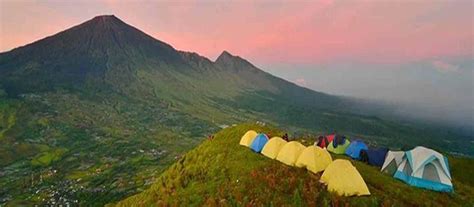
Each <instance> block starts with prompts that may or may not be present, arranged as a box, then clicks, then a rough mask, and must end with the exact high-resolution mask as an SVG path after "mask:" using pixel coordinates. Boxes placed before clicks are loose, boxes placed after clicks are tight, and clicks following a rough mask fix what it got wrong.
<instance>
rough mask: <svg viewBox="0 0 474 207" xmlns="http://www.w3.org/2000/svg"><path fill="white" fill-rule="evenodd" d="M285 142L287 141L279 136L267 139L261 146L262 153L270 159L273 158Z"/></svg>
mask: <svg viewBox="0 0 474 207" xmlns="http://www.w3.org/2000/svg"><path fill="white" fill-rule="evenodd" d="M286 143H288V142H287V141H285V140H284V139H282V138H280V137H273V138H271V139H270V140H268V142H267V144H265V146H264V147H263V149H262V154H263V155H265V156H266V157H268V158H270V159H275V158H276V157H277V156H278V153H279V152H280V150H281V148H282V147H283V146H284V145H285V144H286Z"/></svg>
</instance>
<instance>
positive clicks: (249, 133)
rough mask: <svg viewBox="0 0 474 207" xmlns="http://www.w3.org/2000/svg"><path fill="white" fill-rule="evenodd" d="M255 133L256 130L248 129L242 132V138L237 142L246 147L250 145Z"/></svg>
mask: <svg viewBox="0 0 474 207" xmlns="http://www.w3.org/2000/svg"><path fill="white" fill-rule="evenodd" d="M257 135H258V134H257V132H255V131H254V130H249V131H247V132H246V133H245V134H244V136H242V138H240V143H239V144H240V145H243V146H246V147H250V145H251V144H252V142H253V140H254V139H255V137H257Z"/></svg>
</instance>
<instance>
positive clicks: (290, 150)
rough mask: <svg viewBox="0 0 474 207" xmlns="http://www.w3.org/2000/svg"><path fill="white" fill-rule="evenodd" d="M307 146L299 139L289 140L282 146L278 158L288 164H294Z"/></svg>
mask: <svg viewBox="0 0 474 207" xmlns="http://www.w3.org/2000/svg"><path fill="white" fill-rule="evenodd" d="M305 148H306V147H305V146H304V145H303V144H301V143H299V142H297V141H291V142H288V143H286V144H285V145H284V146H283V147H282V148H281V150H280V152H279V153H278V156H277V158H276V159H277V160H278V161H280V162H282V163H284V164H286V165H290V166H294V165H295V163H296V161H297V160H298V157H299V156H300V154H301V152H303V150H304V149H305Z"/></svg>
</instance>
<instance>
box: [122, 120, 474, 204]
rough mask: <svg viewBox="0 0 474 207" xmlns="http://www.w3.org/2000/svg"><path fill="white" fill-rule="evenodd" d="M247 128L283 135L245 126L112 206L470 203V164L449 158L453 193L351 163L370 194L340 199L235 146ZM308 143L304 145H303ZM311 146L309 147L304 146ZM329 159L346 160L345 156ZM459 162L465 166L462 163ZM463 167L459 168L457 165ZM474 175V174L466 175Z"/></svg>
mask: <svg viewBox="0 0 474 207" xmlns="http://www.w3.org/2000/svg"><path fill="white" fill-rule="evenodd" d="M249 129H254V130H257V131H262V132H266V133H270V134H272V135H280V136H281V135H282V133H283V132H282V131H280V130H278V129H275V128H272V127H262V126H259V125H251V124H244V125H238V126H235V127H230V128H227V129H224V130H222V131H220V132H218V133H217V134H216V136H215V138H214V139H212V140H206V141H204V142H203V143H202V144H201V145H200V146H198V147H197V148H196V149H194V150H191V151H190V152H188V153H187V154H186V155H184V156H183V157H182V158H181V159H180V160H178V161H177V162H176V163H175V164H173V165H172V166H171V167H170V168H169V169H168V170H166V171H165V172H164V173H163V174H162V175H161V176H160V177H159V178H158V179H157V181H156V183H155V184H154V185H153V186H152V187H151V188H150V189H149V190H146V191H144V192H142V193H140V194H137V195H135V196H132V197H130V198H127V199H125V200H124V201H121V202H119V203H117V204H116V206H151V205H158V206H161V205H163V206H167V205H171V206H190V205H192V206H201V205H205V206H209V205H212V206H216V205H220V206H222V205H224V206H226V205H231V206H234V205H238V206H247V205H255V206H261V205H264V206H266V205H272V206H282V205H293V206H306V205H309V206H328V205H335V206H347V205H350V206H381V205H383V206H393V205H395V206H462V205H472V204H474V196H473V195H474V183H473V181H474V180H472V178H467V177H465V176H463V175H466V173H467V174H469V172H465V171H464V172H463V170H467V171H469V170H471V171H472V170H473V168H470V169H466V168H464V166H468V165H472V164H474V163H473V161H472V160H463V159H462V158H454V157H450V163H451V168H452V174H453V178H454V179H453V183H454V186H455V193H454V194H452V195H450V194H447V193H438V192H434V191H428V190H422V189H418V188H414V187H410V186H408V185H406V184H404V183H402V182H401V181H398V180H396V179H394V178H392V177H390V176H388V175H386V174H382V173H381V172H379V169H377V168H375V167H372V166H368V165H366V164H364V163H361V162H358V161H352V162H353V164H354V165H355V166H356V168H357V169H358V170H359V172H360V173H361V175H362V177H363V178H364V180H365V182H366V183H367V185H368V187H369V190H370V192H371V194H372V195H370V196H363V197H339V196H337V195H334V194H331V193H328V192H327V191H326V190H325V187H324V186H323V185H322V184H321V183H319V177H320V175H321V174H313V173H310V172H309V171H307V170H305V169H299V168H295V167H289V166H286V165H284V164H282V163H280V162H278V161H276V160H271V159H268V158H266V157H264V156H263V155H260V154H257V153H254V152H252V151H251V150H250V149H248V148H246V147H243V146H240V145H239V140H240V137H241V136H242V135H243V134H244V133H245V132H246V131H247V130H249ZM307 144H308V143H307ZM309 144H310V143H309ZM332 156H333V158H339V159H349V158H347V157H345V156H334V155H332ZM463 162H464V163H463ZM461 163H462V164H461ZM471 173H473V172H471Z"/></svg>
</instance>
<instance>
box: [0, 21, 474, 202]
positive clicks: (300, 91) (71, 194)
mask: <svg viewBox="0 0 474 207" xmlns="http://www.w3.org/2000/svg"><path fill="white" fill-rule="evenodd" d="M371 108H372V107H370V105H366V104H363V103H358V102H355V101H353V100H350V99H346V98H342V97H338V96H333V95H329V94H325V93H322V92H316V91H313V90H310V89H307V88H303V87H300V86H297V85H295V84H294V83H291V82H288V81H286V80H284V79H281V78H278V77H275V76H273V75H271V74H269V73H267V72H265V71H263V70H261V69H259V68H257V67H255V66H254V65H253V64H251V63H250V62H248V61H247V60H245V59H243V58H242V57H239V56H236V55H232V54H230V53H229V52H226V51H224V52H222V54H221V55H220V56H219V57H218V58H217V59H216V60H215V61H212V60H209V59H207V58H205V57H202V56H200V55H199V54H196V53H192V52H183V51H178V50H176V49H174V48H173V47H172V46H171V45H169V44H167V43H164V42H162V41H160V40H157V39H155V38H153V37H151V36H149V35H147V34H145V33H144V32H142V31H140V30H138V29H137V28H134V27H132V26H130V25H128V24H126V23H125V22H123V21H121V20H120V19H118V18H117V17H115V16H113V15H109V16H98V17H94V18H93V19H91V20H89V21H86V22H84V23H82V24H80V25H77V26H74V27H72V28H70V29H67V30H65V31H62V32H60V33H57V34H55V35H52V36H49V37H46V38H44V39H41V40H38V41H36V42H33V43H31V44H28V45H25V46H23V47H19V48H16V49H13V50H11V51H8V52H4V53H0V166H1V167H2V169H1V171H0V186H2V188H0V205H1V204H3V203H15V202H26V204H25V205H34V204H38V205H44V204H49V205H52V202H54V203H56V204H57V203H62V204H65V203H68V202H69V203H71V202H73V201H78V202H79V201H80V203H79V204H81V205H85V206H89V205H102V204H105V203H109V202H114V201H118V200H121V199H122V198H124V197H125V196H129V195H131V194H134V193H136V192H139V191H142V190H144V189H145V188H147V187H148V186H150V185H151V183H152V182H153V180H154V179H155V178H156V177H158V176H159V174H160V173H161V172H162V171H163V170H164V169H166V168H167V167H168V166H169V165H171V164H172V163H174V162H175V161H176V160H177V159H179V157H180V156H181V155H182V154H183V153H185V152H187V151H188V150H190V149H192V148H193V147H195V146H196V145H197V144H198V143H199V142H201V140H202V139H203V138H204V137H206V136H208V135H211V134H213V133H214V132H216V131H217V130H219V129H220V128H221V127H225V126H230V125H232V124H234V123H241V122H255V121H262V122H266V123H271V124H274V125H277V126H282V127H284V128H285V129H286V130H288V132H289V133H290V134H292V135H296V136H300V137H302V136H305V135H307V134H309V133H311V134H317V133H319V134H322V133H330V132H333V131H338V132H340V133H344V134H347V135H349V136H355V137H363V138H365V139H367V140H368V141H369V142H370V143H372V144H384V145H387V146H392V147H395V148H400V147H402V146H405V145H407V146H414V145H419V144H423V145H426V146H429V147H434V148H437V149H439V150H441V151H445V152H457V153H463V154H472V153H473V152H474V150H473V144H472V143H473V141H472V140H473V138H472V136H471V137H470V136H461V135H460V134H459V133H457V132H456V131H452V130H450V129H449V128H443V127H438V126H432V125H425V124H422V123H416V122H410V123H407V122H405V121H403V120H394V119H390V118H387V117H382V116H378V115H377V114H378V113H372V112H373V110H371ZM371 111H372V112H371ZM466 143H467V144H466ZM131 175H132V176H131Z"/></svg>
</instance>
